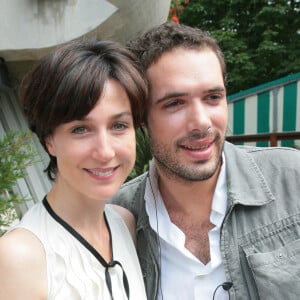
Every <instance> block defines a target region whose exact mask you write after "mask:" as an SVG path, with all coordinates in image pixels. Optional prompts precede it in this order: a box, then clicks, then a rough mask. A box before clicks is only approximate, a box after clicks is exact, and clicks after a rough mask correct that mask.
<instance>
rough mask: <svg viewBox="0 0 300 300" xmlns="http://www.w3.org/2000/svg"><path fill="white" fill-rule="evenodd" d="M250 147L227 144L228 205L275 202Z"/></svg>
mask: <svg viewBox="0 0 300 300" xmlns="http://www.w3.org/2000/svg"><path fill="white" fill-rule="evenodd" d="M250 149H251V148H250V147H249V150H248V151H247V148H241V147H238V146H234V145H232V144H230V143H228V142H225V145H224V153H225V158H226V180H227V193H228V204H229V205H235V204H242V205H247V206H261V205H265V204H267V203H269V202H271V201H274V200H275V197H274V195H273V194H272V192H271V190H270V188H269V185H268V183H267V182H266V180H265V178H264V175H263V173H262V172H261V170H260V168H259V166H258V165H257V164H256V162H255V161H254V159H253V156H252V155H250Z"/></svg>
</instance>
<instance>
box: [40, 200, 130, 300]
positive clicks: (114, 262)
mask: <svg viewBox="0 0 300 300" xmlns="http://www.w3.org/2000/svg"><path fill="white" fill-rule="evenodd" d="M43 205H44V207H45V209H46V210H47V211H48V213H49V214H50V215H51V217H53V219H54V220H55V221H57V222H58V223H59V224H60V225H61V226H63V227H64V228H65V229H66V230H67V231H68V232H69V233H70V234H71V235H73V236H74V237H75V238H76V239H77V240H78V241H79V242H80V243H81V244H82V245H83V246H84V247H85V248H87V250H88V251H89V252H91V253H92V254H93V256H94V257H95V258H96V259H97V260H98V261H99V262H100V264H101V265H102V266H103V267H104V268H105V283H106V286H107V288H108V291H109V293H110V296H111V299H112V300H114V297H113V292H112V283H111V277H110V274H109V269H110V268H113V267H114V266H116V265H119V266H120V267H121V269H122V272H123V286H124V289H125V292H126V295H127V298H128V299H129V283H128V279H127V276H126V273H125V271H124V269H123V266H122V264H121V263H120V262H118V261H117V260H112V261H110V262H108V263H107V262H106V261H105V259H104V258H103V257H102V256H101V254H100V253H99V252H98V251H97V250H96V249H95V248H94V247H93V246H92V245H91V244H90V243H89V242H88V241H87V240H86V239H85V238H84V237H83V236H82V235H81V234H79V233H78V232H77V231H76V230H75V229H74V228H73V227H71V226H70V225H69V224H68V223H67V222H65V221H64V220H63V219H62V218H61V217H60V216H58V215H57V214H56V213H55V212H54V210H53V209H52V208H51V206H50V204H49V202H48V200H47V197H46V196H45V197H44V199H43ZM104 219H105V222H106V226H107V228H108V233H109V240H110V246H111V249H113V247H112V238H111V231H110V227H109V224H108V221H107V218H106V215H105V213H104ZM112 257H113V254H112Z"/></svg>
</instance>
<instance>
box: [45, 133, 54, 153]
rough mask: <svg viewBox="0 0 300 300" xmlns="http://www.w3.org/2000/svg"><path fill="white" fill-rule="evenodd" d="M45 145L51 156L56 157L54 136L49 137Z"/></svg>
mask: <svg viewBox="0 0 300 300" xmlns="http://www.w3.org/2000/svg"><path fill="white" fill-rule="evenodd" d="M45 145H46V147H47V150H48V152H49V154H51V155H52V156H56V151H55V145H54V142H53V137H52V135H48V136H47V137H46V138H45Z"/></svg>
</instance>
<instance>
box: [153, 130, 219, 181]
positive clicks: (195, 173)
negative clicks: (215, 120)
mask: <svg viewBox="0 0 300 300" xmlns="http://www.w3.org/2000/svg"><path fill="white" fill-rule="evenodd" d="M207 136H208V134H207V133H206V135H204V134H193V135H191V136H189V137H186V138H184V139H182V140H181V141H180V142H178V143H177V144H180V143H182V142H183V141H184V140H196V139H200V138H204V137H207ZM149 140H150V146H151V151H152V155H153V157H154V158H155V160H156V163H157V165H158V168H159V170H161V172H163V173H164V174H165V175H166V176H167V177H168V178H171V179H175V180H180V181H184V182H195V181H203V180H207V179H209V178H211V177H212V176H213V175H214V174H215V173H216V171H217V170H218V167H219V165H220V163H221V160H222V151H223V147H224V138H222V137H221V136H220V134H218V133H217V134H215V138H214V143H215V146H216V147H217V149H218V151H217V153H216V154H215V156H214V157H213V158H212V160H211V161H195V162H194V163H193V164H192V165H191V163H190V164H188V165H185V164H184V163H183V162H181V161H179V158H178V156H177V155H176V152H177V150H176V151H175V152H174V151H171V150H170V149H169V145H166V144H162V143H156V142H155V141H154V140H153V139H152V138H151V134H150V132H149ZM172 149H173V148H172ZM179 151H180V149H179Z"/></svg>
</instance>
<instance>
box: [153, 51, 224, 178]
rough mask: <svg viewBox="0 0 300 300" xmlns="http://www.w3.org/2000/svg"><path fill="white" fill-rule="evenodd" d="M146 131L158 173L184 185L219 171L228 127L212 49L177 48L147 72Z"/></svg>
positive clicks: (222, 85) (220, 74) (161, 58)
mask: <svg viewBox="0 0 300 300" xmlns="http://www.w3.org/2000/svg"><path fill="white" fill-rule="evenodd" d="M147 75H148V78H149V80H150V84H151V95H150V107H149V110H148V118H147V129H148V133H149V137H150V145H151V150H152V154H153V156H154V158H155V159H156V162H157V167H158V170H159V171H160V172H163V173H165V174H167V175H168V176H172V177H174V176H175V178H177V179H181V180H187V181H199V180H206V179H208V178H210V177H211V176H213V175H214V174H215V172H216V170H217V169H218V166H219V163H220V159H221V153H222V149H223V144H224V139H225V133H226V128H227V101H226V89H225V85H224V80H223V76H222V70H221V66H220V63H219V61H218V58H217V56H216V55H215V54H214V52H213V51H211V50H210V49H201V50H191V49H184V48H177V49H174V50H172V51H170V52H167V53H165V54H163V55H162V56H161V57H160V59H159V60H158V61H157V62H156V63H153V64H152V65H151V66H150V67H149V68H148V70H147Z"/></svg>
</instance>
